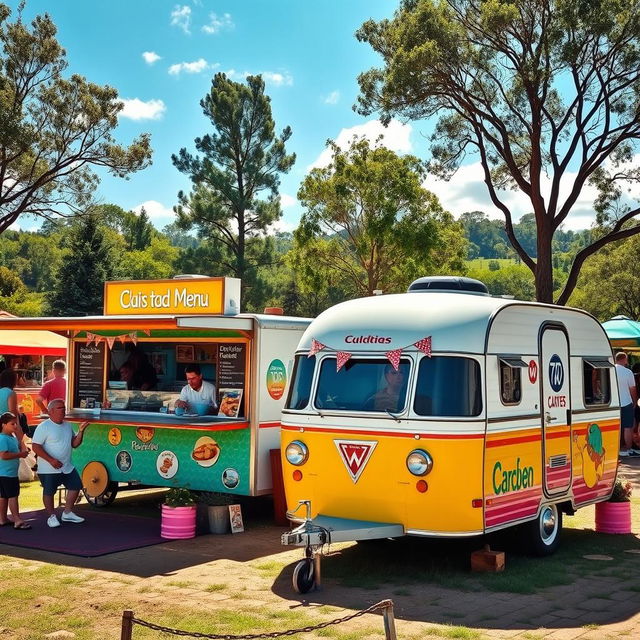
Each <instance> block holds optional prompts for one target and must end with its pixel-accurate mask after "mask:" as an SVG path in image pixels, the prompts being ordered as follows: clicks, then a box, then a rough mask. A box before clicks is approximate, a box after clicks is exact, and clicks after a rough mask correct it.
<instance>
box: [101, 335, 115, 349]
mask: <svg viewBox="0 0 640 640" xmlns="http://www.w3.org/2000/svg"><path fill="white" fill-rule="evenodd" d="M104 339H105V340H106V341H107V344H108V345H109V349H113V343H114V342H115V341H116V336H105V338H104Z"/></svg>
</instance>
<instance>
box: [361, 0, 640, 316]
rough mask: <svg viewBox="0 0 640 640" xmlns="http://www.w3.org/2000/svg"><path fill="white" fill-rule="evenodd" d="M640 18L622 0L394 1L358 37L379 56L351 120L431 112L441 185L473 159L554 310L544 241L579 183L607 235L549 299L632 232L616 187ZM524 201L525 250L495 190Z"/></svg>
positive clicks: (634, 133) (627, 140)
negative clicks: (527, 207)
mask: <svg viewBox="0 0 640 640" xmlns="http://www.w3.org/2000/svg"><path fill="white" fill-rule="evenodd" d="M639 36H640V12H638V10H637V7H636V5H635V4H632V5H629V4H628V3H626V4H625V3H622V2H620V1H619V0H599V1H598V2H574V1H570V0H517V1H516V0H442V1H439V0H402V2H401V4H400V8H399V9H398V10H397V11H396V13H395V15H394V17H393V19H391V20H382V21H380V22H375V21H373V20H369V21H367V22H365V23H364V24H363V25H362V27H361V28H360V30H359V31H358V32H357V37H358V39H359V40H361V41H364V42H368V43H369V44H370V45H371V46H372V47H373V49H374V50H375V51H376V52H378V53H379V54H380V55H381V56H382V59H383V67H382V68H379V69H371V70H369V71H367V72H365V73H363V74H361V75H360V77H359V83H360V88H361V95H360V97H359V106H358V110H359V111H360V112H361V113H363V114H370V113H373V112H374V111H379V112H380V114H381V117H382V120H383V122H388V121H389V120H390V118H391V117H393V116H395V115H400V116H403V117H406V118H410V119H421V118H429V117H431V116H434V115H436V114H437V115H438V118H439V119H438V121H437V125H436V128H435V132H434V134H433V137H432V142H433V145H432V153H433V164H432V167H433V170H434V171H436V172H437V173H438V174H440V175H442V176H446V177H449V176H451V175H452V174H453V173H454V172H455V170H456V169H457V168H458V166H459V165H460V163H461V162H462V161H463V160H464V159H465V157H467V156H468V155H469V154H472V155H474V156H475V157H477V158H478V159H479V161H480V164H481V167H482V171H483V174H484V182H485V184H486V186H487V189H488V192H489V196H490V198H491V201H492V202H493V204H494V205H495V207H496V208H497V209H499V210H500V211H501V212H502V214H503V215H504V219H505V229H506V232H507V235H508V237H509V241H510V242H511V244H512V245H513V247H514V248H515V250H516V252H517V254H518V256H519V257H520V258H521V260H522V262H523V263H524V264H525V265H526V266H527V267H528V268H529V269H530V270H531V271H532V273H533V274H534V276H535V283H536V297H537V299H538V300H540V301H544V302H552V301H553V268H552V241H553V237H554V234H555V233H556V231H557V230H558V229H559V227H560V225H561V224H562V223H563V222H565V220H566V219H567V217H568V216H569V215H570V213H571V211H572V209H573V207H574V206H575V205H576V203H577V202H578V199H579V197H580V195H581V193H582V192H583V189H584V188H585V186H586V185H589V184H592V185H594V186H596V187H597V189H598V194H599V195H598V197H597V199H596V201H595V203H594V207H595V209H596V211H597V214H598V220H599V222H600V223H601V225H602V227H603V230H604V232H603V233H602V234H601V235H600V236H599V237H598V238H594V239H593V240H592V241H591V242H589V244H588V245H587V246H585V247H583V248H582V249H581V250H580V251H578V253H577V254H576V255H575V257H574V259H573V262H572V265H571V268H570V271H569V276H568V279H567V281H566V284H565V285H564V287H563V289H562V291H561V292H560V293H559V295H558V297H557V300H556V302H557V303H558V304H565V303H566V302H567V300H568V298H569V295H570V294H571V291H572V290H573V288H574V287H575V285H576V282H577V278H578V274H579V273H580V269H581V267H582V265H583V264H584V261H585V260H586V258H587V257H588V256H590V255H592V254H594V253H595V252H596V251H598V250H599V249H600V248H602V247H603V246H605V245H606V244H608V243H610V242H612V241H615V240H620V239H623V238H626V237H630V236H632V235H635V234H636V233H638V232H640V226H638V225H636V224H630V221H632V220H634V219H635V218H636V217H637V216H638V214H639V213H640V208H638V207H637V206H635V205H631V204H629V201H628V200H625V198H624V197H623V196H624V193H625V189H624V187H623V185H624V184H625V181H626V182H627V183H629V182H635V181H638V180H640V169H639V168H638V167H636V166H633V165H632V164H631V163H630V161H631V160H632V155H633V152H634V150H635V149H637V147H638V141H639V139H640V109H638V107H637V105H638V94H639V93H640V82H639V74H640V46H639V45H640V41H639ZM502 188H511V189H516V190H519V191H520V192H522V193H523V194H524V195H525V196H526V197H527V198H528V199H529V200H530V202H531V211H532V212H533V214H534V216H535V225H536V253H537V257H536V259H535V260H534V258H533V257H532V256H531V255H530V254H529V253H528V252H527V251H526V249H525V247H524V246H523V245H522V243H521V242H520V240H519V239H518V237H517V236H516V234H515V231H514V224H513V212H512V211H511V209H510V208H509V206H508V203H507V200H506V199H505V198H504V197H503V196H502V195H501V193H500V191H499V190H500V189H502Z"/></svg>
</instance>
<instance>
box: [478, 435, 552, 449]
mask: <svg viewBox="0 0 640 640" xmlns="http://www.w3.org/2000/svg"><path fill="white" fill-rule="evenodd" d="M539 440H540V434H539V433H538V434H534V435H531V436H520V437H512V438H501V439H500V440H488V441H487V448H488V449H489V448H491V447H506V446H507V445H510V444H522V443H523V442H538V441H539Z"/></svg>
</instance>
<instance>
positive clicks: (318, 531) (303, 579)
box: [281, 500, 331, 593]
mask: <svg viewBox="0 0 640 640" xmlns="http://www.w3.org/2000/svg"><path fill="white" fill-rule="evenodd" d="M303 505H304V507H305V518H304V522H303V523H302V524H300V525H299V526H298V527H296V528H295V529H293V530H292V531H288V532H287V533H283V534H282V538H281V542H282V544H284V545H291V544H293V545H298V546H300V545H303V544H304V556H305V557H304V559H303V560H300V562H298V564H296V566H295V568H294V570H293V588H294V590H295V591H296V593H309V591H311V590H312V589H314V588H315V589H316V590H317V589H319V588H320V584H321V582H320V558H321V554H320V553H318V552H317V551H318V548H319V547H322V546H323V545H325V544H329V543H330V542H331V534H330V532H329V531H328V530H327V529H325V528H324V527H319V526H317V525H314V524H313V520H312V518H311V500H300V502H298V506H297V507H296V508H295V509H294V510H293V511H287V518H289V519H290V520H293V519H294V516H295V514H296V512H297V511H298V510H299V509H300V507H302V506H303Z"/></svg>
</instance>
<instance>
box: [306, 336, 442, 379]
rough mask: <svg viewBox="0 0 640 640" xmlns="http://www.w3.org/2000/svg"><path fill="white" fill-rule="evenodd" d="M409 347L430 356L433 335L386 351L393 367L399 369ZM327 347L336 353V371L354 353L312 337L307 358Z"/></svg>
mask: <svg viewBox="0 0 640 640" xmlns="http://www.w3.org/2000/svg"><path fill="white" fill-rule="evenodd" d="M409 347H416V348H417V349H418V351H422V353H424V354H425V355H426V356H428V357H429V358H430V357H431V336H427V337H426V338H421V339H420V340H418V341H417V342H413V343H411V344H408V345H407V346H406V347H402V348H401V349H393V350H391V351H385V354H384V355H385V356H386V357H387V359H388V360H389V362H390V363H391V365H392V366H393V368H394V369H395V370H396V371H397V370H398V368H399V366H400V358H401V356H402V352H403V351H404V350H405V349H408V348H409ZM323 349H326V350H328V351H335V354H336V371H340V369H342V367H343V366H344V365H345V363H346V362H347V360H349V358H350V357H351V356H352V355H353V354H352V353H351V352H350V351H341V350H339V349H333V348H331V347H328V346H327V345H326V344H322V342H319V341H318V340H316V339H315V338H311V349H309V353H307V358H310V357H311V356H315V355H316V353H318V352H319V351H322V350H323Z"/></svg>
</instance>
